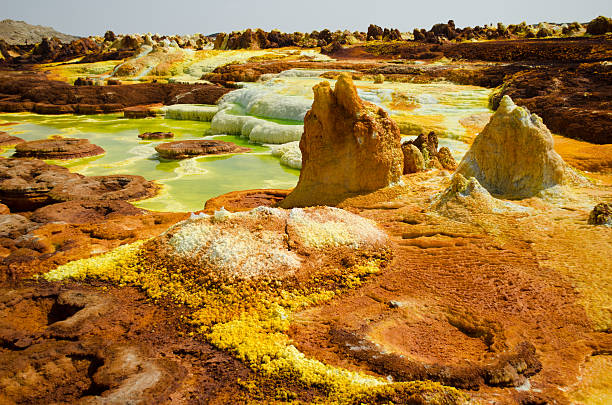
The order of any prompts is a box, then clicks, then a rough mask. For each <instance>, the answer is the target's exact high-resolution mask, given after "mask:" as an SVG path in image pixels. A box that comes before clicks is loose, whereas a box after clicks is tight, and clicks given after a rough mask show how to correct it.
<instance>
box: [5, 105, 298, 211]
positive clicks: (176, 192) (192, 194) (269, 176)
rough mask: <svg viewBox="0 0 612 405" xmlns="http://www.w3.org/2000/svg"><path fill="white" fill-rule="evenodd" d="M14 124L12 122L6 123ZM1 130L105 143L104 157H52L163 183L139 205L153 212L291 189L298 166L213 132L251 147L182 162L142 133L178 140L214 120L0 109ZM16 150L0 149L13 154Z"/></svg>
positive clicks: (91, 170)
mask: <svg viewBox="0 0 612 405" xmlns="http://www.w3.org/2000/svg"><path fill="white" fill-rule="evenodd" d="M7 123H12V124H10V125H3V124H7ZM0 125H1V126H0V129H1V130H2V131H7V132H9V133H10V134H11V135H15V136H19V137H20V138H23V139H25V140H27V141H30V140H36V139H44V138H47V137H49V136H52V135H61V136H65V137H75V138H86V139H89V140H90V142H92V143H94V144H96V145H99V146H101V147H103V148H104V149H105V150H106V154H105V155H102V156H95V157H89V158H84V159H74V160H70V161H48V162H49V163H55V164H60V165H62V166H66V167H68V168H70V170H71V171H74V172H78V173H81V174H84V175H90V176H92V175H108V174H137V175H141V176H143V177H145V178H146V179H147V180H156V181H157V183H159V184H161V185H162V186H163V189H162V192H161V193H160V194H159V195H158V196H157V197H154V198H151V199H148V200H143V201H140V202H137V203H135V205H137V206H139V207H142V208H146V209H150V210H155V211H196V210H200V209H202V208H203V207H204V203H205V201H206V200H208V199H209V198H212V197H215V196H217V195H219V194H223V193H227V192H230V191H235V190H245V189H253V188H291V187H293V186H295V184H296V183H297V180H298V176H299V171H297V170H293V169H290V168H287V167H285V166H282V165H280V164H279V159H278V158H276V157H273V156H272V155H271V154H270V150H269V148H268V147H265V146H260V145H253V144H248V142H247V141H246V140H245V139H243V138H240V137H236V136H215V137H214V138H215V139H221V140H225V141H230V142H234V143H236V144H239V145H242V146H247V147H250V148H252V152H251V153H247V154H236V155H226V156H209V157H206V156H202V157H197V158H192V159H186V160H181V161H167V160H162V159H159V158H158V157H157V153H156V152H155V149H154V147H155V146H156V145H157V144H159V143H163V142H168V141H171V140H160V141H142V140H140V139H139V138H138V134H140V133H143V132H148V131H164V132H166V131H170V132H174V134H175V139H174V140H186V139H202V138H203V137H204V136H205V133H206V131H207V130H208V129H209V128H210V123H208V122H200V121H182V120H170V119H163V118H147V119H125V118H121V116H120V115H117V114H108V115H95V116H82V115H62V116H57V115H54V116H50V115H36V114H22V113H19V114H0ZM12 153H13V150H12V149H7V150H4V151H2V153H0V156H4V157H9V156H10V155H11V154H12Z"/></svg>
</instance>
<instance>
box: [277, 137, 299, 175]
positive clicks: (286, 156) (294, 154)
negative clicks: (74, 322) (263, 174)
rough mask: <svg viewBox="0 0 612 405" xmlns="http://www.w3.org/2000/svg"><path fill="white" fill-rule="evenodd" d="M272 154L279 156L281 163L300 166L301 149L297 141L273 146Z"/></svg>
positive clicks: (294, 166) (295, 166) (293, 166)
mask: <svg viewBox="0 0 612 405" xmlns="http://www.w3.org/2000/svg"><path fill="white" fill-rule="evenodd" d="M272 156H277V157H279V158H280V161H281V163H282V164H284V165H287V166H289V167H292V168H294V169H301V168H302V151H301V150H300V143H299V142H298V141H294V142H289V143H286V144H284V145H280V146H274V147H273V148H272Z"/></svg>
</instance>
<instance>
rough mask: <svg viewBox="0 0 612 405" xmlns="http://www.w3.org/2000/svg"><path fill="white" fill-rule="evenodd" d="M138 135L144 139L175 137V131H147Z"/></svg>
mask: <svg viewBox="0 0 612 405" xmlns="http://www.w3.org/2000/svg"><path fill="white" fill-rule="evenodd" d="M138 137H139V138H140V139H144V140H155V139H168V138H174V133H172V132H145V133H144V134H140V135H138Z"/></svg>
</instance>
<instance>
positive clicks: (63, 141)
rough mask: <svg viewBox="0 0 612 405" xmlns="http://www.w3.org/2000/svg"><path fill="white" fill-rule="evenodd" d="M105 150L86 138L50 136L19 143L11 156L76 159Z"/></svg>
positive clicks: (100, 153)
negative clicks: (50, 137)
mask: <svg viewBox="0 0 612 405" xmlns="http://www.w3.org/2000/svg"><path fill="white" fill-rule="evenodd" d="M104 153H105V151H104V149H102V148H101V147H100V146H98V145H94V144H91V143H89V140H87V139H78V138H52V139H41V140H38V141H30V142H23V143H20V144H19V145H17V146H16V147H15V153H14V154H13V157H18V158H38V159H76V158H82V157H87V156H97V155H102V154H104Z"/></svg>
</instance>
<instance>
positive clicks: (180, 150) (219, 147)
mask: <svg viewBox="0 0 612 405" xmlns="http://www.w3.org/2000/svg"><path fill="white" fill-rule="evenodd" d="M155 150H156V151H157V153H159V156H161V157H162V158H164V159H188V158H190V157H194V156H202V155H221V154H227V153H242V152H250V151H251V149H250V148H244V147H242V146H238V145H236V144H235V143H232V142H225V141H217V140H208V139H204V140H190V141H176V142H167V143H162V144H161V145H158V146H156V147H155Z"/></svg>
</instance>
